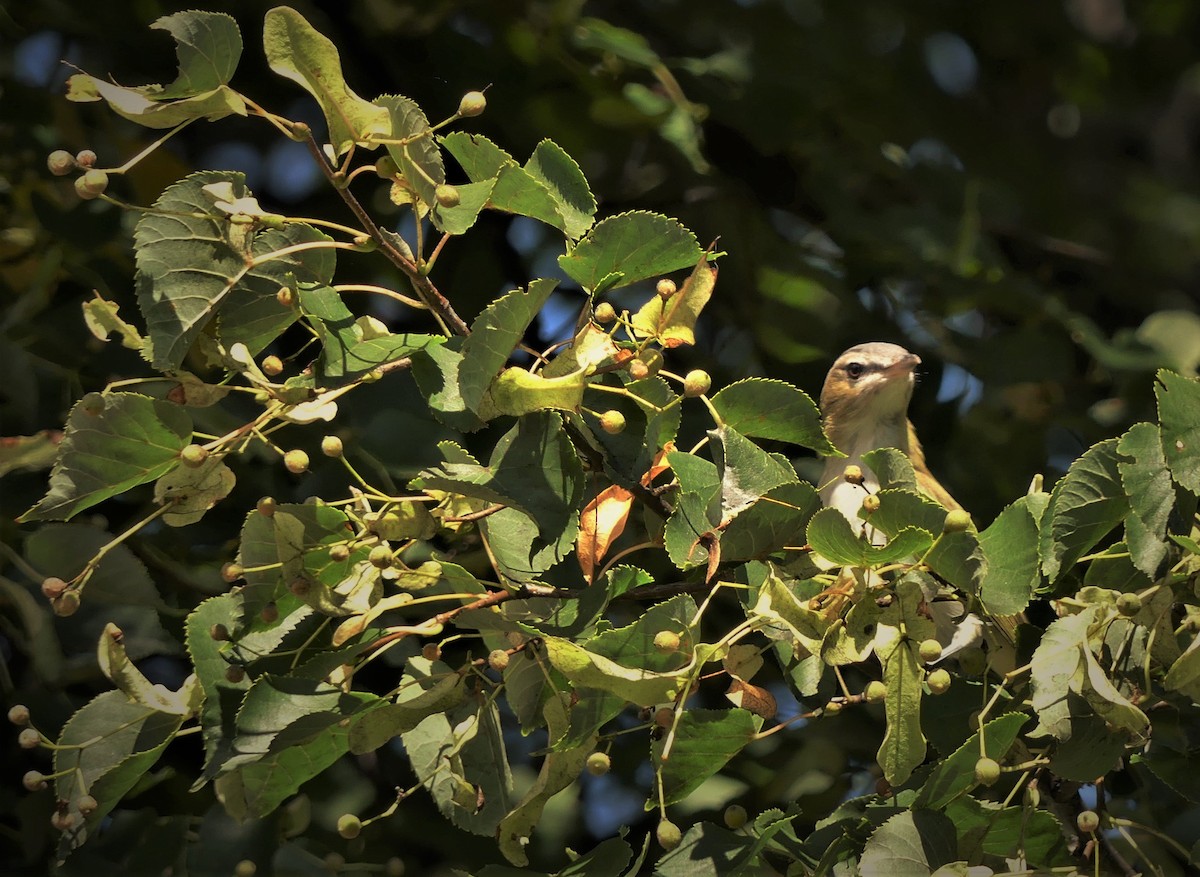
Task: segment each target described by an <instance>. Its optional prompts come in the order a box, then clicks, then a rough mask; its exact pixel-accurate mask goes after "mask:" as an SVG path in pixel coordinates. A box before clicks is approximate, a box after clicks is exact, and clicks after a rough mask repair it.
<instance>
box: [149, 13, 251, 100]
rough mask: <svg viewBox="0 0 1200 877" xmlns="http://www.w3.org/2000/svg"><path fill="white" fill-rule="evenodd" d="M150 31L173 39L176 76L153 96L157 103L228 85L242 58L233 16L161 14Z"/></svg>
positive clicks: (239, 36) (219, 14) (240, 43)
mask: <svg viewBox="0 0 1200 877" xmlns="http://www.w3.org/2000/svg"><path fill="white" fill-rule="evenodd" d="M150 27H151V28H153V29H155V30H165V31H167V32H168V33H169V34H170V35H171V36H172V37H174V39H175V53H176V55H177V56H178V57H179V75H178V77H176V79H175V81H174V82H172V83H171V84H170V85H167V86H163V88H162V90H161V91H158V92H157V93H156V94H155V95H154V96H155V97H156V98H157V99H158V100H166V99H169V98H179V97H192V96H193V95H197V94H201V93H203V92H206V91H212V90H213V89H214V88H219V87H220V86H222V85H227V84H228V83H229V80H230V79H232V78H233V74H234V71H235V70H237V65H238V61H239V60H240V58H241V57H242V35H241V32H240V31H239V30H238V26H237V22H236V21H235V20H234V19H233V17H232V16H229V15H225V14H223V13H219V12H199V11H195V10H193V11H190V12H177V13H175V14H174V15H164V16H163V17H162V18H160V19H158V20H157V21H155V22H154V23H153V24H152V25H150Z"/></svg>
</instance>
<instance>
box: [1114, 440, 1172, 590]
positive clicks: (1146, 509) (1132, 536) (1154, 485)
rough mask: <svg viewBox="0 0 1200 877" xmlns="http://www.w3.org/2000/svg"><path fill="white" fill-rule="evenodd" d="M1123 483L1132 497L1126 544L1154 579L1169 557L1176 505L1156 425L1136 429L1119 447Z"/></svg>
mask: <svg viewBox="0 0 1200 877" xmlns="http://www.w3.org/2000/svg"><path fill="white" fill-rule="evenodd" d="M1117 453H1118V454H1120V455H1121V457H1122V458H1130V459H1121V460H1120V461H1119V462H1118V463H1117V470H1118V471H1119V472H1120V473H1121V484H1122V485H1123V486H1124V488H1125V493H1126V495H1127V496H1128V497H1129V514H1127V515H1126V516H1125V542H1126V544H1127V545H1128V546H1129V554H1130V559H1131V560H1132V561H1133V565H1134V566H1136V567H1137V568H1138V569H1139V570H1141V571H1142V572H1144V573H1145V574H1146V575H1148V576H1150V577H1151V578H1153V577H1154V575H1155V573H1157V572H1158V567H1159V566H1160V565H1161V564H1162V562H1163V560H1164V559H1165V558H1166V556H1167V542H1166V538H1165V534H1166V531H1167V521H1168V519H1169V518H1170V517H1171V510H1172V508H1174V506H1175V486H1174V485H1173V484H1172V483H1171V473H1170V471H1169V470H1168V469H1167V460H1166V457H1165V456H1163V441H1162V435H1161V433H1160V430H1159V428H1158V426H1157V425H1155V424H1153V423H1138V424H1135V425H1134V426H1132V427H1131V428H1130V429H1129V431H1128V432H1126V433H1125V435H1123V436H1121V439H1120V441H1119V442H1118V444H1117Z"/></svg>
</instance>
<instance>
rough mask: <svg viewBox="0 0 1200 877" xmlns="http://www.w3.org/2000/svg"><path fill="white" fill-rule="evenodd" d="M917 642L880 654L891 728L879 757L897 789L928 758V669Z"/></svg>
mask: <svg viewBox="0 0 1200 877" xmlns="http://www.w3.org/2000/svg"><path fill="white" fill-rule="evenodd" d="M913 645H915V643H912V644H910V643H903V644H901V645H900V646H899V648H896V649H895V650H893V651H892V652H891V654H890V655H888V656H887V657H886V658H885V657H884V656H882V655H881V656H880V660H881V661H882V662H883V682H884V684H885V685H886V686H887V696H886V697H885V698H884V702H883V706H884V712H885V713H886V715H887V731H886V732H885V733H884V735H883V742H882V743H880V744H879V753H878V755H877V758H878V760H879V766H880V767H881V768H883V775H884V777H885V778H886V779H887V781H888V782H889V783H890V784H891V786H892V787H893V788H896V787H898V786H900V785H901V784H903V783H904V781H905V780H907V779H908V778H909V776H911V775H912V772H913V770H915V769H916V768H917V767H918V766H920V764H921V762H923V761H924V760H925V735H924V734H923V733H922V732H921V681H922V680H923V679H924V678H925V668H924V667H923V666H922V664H921V661H920V658H918V657H917V655H916V652H915V650H914V648H913V647H912V646H913ZM877 651H878V648H877Z"/></svg>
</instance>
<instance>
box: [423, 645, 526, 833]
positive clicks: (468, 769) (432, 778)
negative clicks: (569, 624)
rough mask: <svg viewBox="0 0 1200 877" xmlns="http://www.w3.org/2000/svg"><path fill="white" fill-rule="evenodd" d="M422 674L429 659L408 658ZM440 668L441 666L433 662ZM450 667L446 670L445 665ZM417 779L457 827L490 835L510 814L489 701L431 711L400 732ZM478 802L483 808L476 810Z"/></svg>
mask: <svg viewBox="0 0 1200 877" xmlns="http://www.w3.org/2000/svg"><path fill="white" fill-rule="evenodd" d="M408 665H409V666H410V667H412V666H414V665H416V667H417V672H418V673H419V674H421V675H430V673H432V672H433V669H432V667H431V662H428V661H425V660H424V659H423V658H420V657H415V658H409V659H408ZM433 666H442V667H444V665H433ZM446 669H448V668H446ZM401 740H402V742H403V744H404V749H405V751H406V752H407V753H408V757H409V760H410V762H411V764H412V768H413V770H414V772H415V773H416V775H417V778H418V779H419V780H420V781H421V783H422V784H423V785H424V786H425V788H426V789H427V790H428V791H429V793H430V795H432V796H433V799H434V801H435V802H436V803H437V806H438V810H440V811H441V813H442V815H443V816H445V817H446V818H448V819H449V820H450V821H451V822H453V823H454V824H455V825H457V826H458V827H459V828H462V829H465V830H467V831H470V832H472V833H474V834H480V835H485V836H489V837H490V836H494V835H495V832H496V830H497V828H498V826H499V824H500V820H501V819H502V818H504V815H505V814H506V813H507V812H508V810H509V809H510V808H509V794H510V792H511V791H512V774H511V773H510V771H509V766H508V756H507V754H506V751H505V748H504V739H503V735H502V733H501V727H500V715H499V713H498V712H497V710H496V706H495V704H494V703H493V702H491V701H488V702H486V703H483V704H476V703H475V702H474V700H473V699H472V700H471V701H468V702H466V703H463V704H462V705H461V706H458V707H456V708H454V709H452V710H450V711H448V712H445V713H441V712H439V713H434V714H433V715H431V716H429V718H427V719H425V720H424V721H423V722H421V723H420V724H419V725H417V727H416V728H414V729H413V730H411V731H408V732H405V733H404V734H402V735H401ZM480 803H482V805H483V806H482V808H481V809H477V807H478V805H479V804H480Z"/></svg>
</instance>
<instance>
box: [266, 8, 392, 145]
mask: <svg viewBox="0 0 1200 877" xmlns="http://www.w3.org/2000/svg"><path fill="white" fill-rule="evenodd" d="M263 48H264V49H265V50H266V53H267V63H268V64H269V65H270V67H271V69H272V70H274V71H275V72H276V73H278V74H279V75H280V76H282V77H284V78H285V79H290V80H292V82H295V83H297V84H298V85H300V86H302V87H303V88H304V89H305V90H306V91H308V93H309V94H311V95H312V96H313V97H315V98H316V99H317V103H319V104H320V105H321V112H323V113H324V114H325V121H326V123H327V124H328V125H329V140H330V142H331V143H332V144H333V148H334V152H336V153H337V154H338V155H342V154H343V153H345V152H346V151H347V150H348V149H349V148H350V147H351V146H353V145H354V144H356V143H357V144H367V143H368V142H369V140H370V139H371V137H372V136H385V137H386V136H388V135H389V134H390V133H391V119H390V118H389V114H388V110H387V109H386V108H384V107H380V106H376V105H375V104H373V103H371V102H370V101H366V100H363V99H362V98H361V97H359V96H358V95H357V94H355V93H354V92H353V91H351V89H350V86H348V85H347V84H346V80H345V78H344V77H343V76H342V61H341V58H340V57H339V55H338V50H337V47H336V46H334V44H333V43H332V42H330V41H329V39H328V38H327V37H325V36H324V35H322V34H320V33H318V32H317V31H316V30H314V29H313V27H312V25H310V24H309V23H308V22H307V21H305V19H304V16H302V15H301V14H300V13H299V12H297V11H296V10H294V9H290V8H288V7H287V6H276V7H275V8H274V9H272V10H270V11H268V12H267V17H266V20H265V21H264V22H263Z"/></svg>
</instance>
